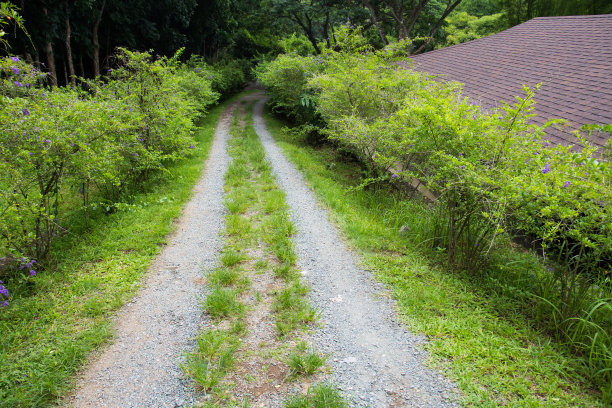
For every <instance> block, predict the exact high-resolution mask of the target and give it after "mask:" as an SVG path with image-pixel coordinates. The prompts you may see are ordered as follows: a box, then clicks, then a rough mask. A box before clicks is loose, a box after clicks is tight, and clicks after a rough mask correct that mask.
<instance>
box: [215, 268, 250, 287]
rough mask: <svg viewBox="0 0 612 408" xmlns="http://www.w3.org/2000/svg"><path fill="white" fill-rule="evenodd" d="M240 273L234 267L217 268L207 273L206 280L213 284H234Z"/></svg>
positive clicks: (236, 282) (239, 277)
mask: <svg viewBox="0 0 612 408" xmlns="http://www.w3.org/2000/svg"><path fill="white" fill-rule="evenodd" d="M241 277H242V274H241V273H240V271H239V270H238V269H236V268H217V269H215V270H213V271H212V272H211V273H209V274H208V276H207V278H208V282H209V283H210V284H211V285H213V286H225V287H227V286H236V285H237V284H238V282H239V281H240V279H241Z"/></svg>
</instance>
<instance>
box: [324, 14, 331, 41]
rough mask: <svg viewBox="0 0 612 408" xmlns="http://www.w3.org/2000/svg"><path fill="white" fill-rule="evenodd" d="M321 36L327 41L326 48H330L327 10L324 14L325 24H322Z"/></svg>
mask: <svg viewBox="0 0 612 408" xmlns="http://www.w3.org/2000/svg"><path fill="white" fill-rule="evenodd" d="M323 36H324V37H325V41H326V42H327V48H331V41H330V40H329V11H328V12H327V13H326V14H325V24H324V25H323Z"/></svg>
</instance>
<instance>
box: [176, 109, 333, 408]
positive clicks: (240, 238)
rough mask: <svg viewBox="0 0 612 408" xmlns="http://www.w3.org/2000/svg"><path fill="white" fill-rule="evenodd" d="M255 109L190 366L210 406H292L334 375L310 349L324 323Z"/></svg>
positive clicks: (244, 122)
mask: <svg viewBox="0 0 612 408" xmlns="http://www.w3.org/2000/svg"><path fill="white" fill-rule="evenodd" d="M242 102H246V101H242ZM251 108H252V105H248V106H246V105H245V104H242V105H241V107H239V108H237V112H236V114H235V116H234V124H233V126H232V130H231V134H232V138H231V140H230V142H229V143H230V147H229V151H230V154H231V156H232V163H231V165H230V167H229V169H228V171H227V174H226V175H225V191H226V196H225V206H226V208H227V210H228V214H227V215H226V218H225V221H226V229H225V233H224V236H225V245H224V249H223V251H222V253H221V256H220V265H219V266H218V267H217V268H215V269H213V270H212V271H208V272H207V274H206V279H207V282H208V293H207V294H206V295H205V296H204V297H203V299H202V307H203V309H204V311H205V312H206V314H207V316H208V317H209V319H210V321H209V322H208V324H207V326H206V327H205V328H204V330H203V331H202V332H201V333H200V334H199V336H198V338H197V348H196V350H195V351H193V352H191V353H189V354H188V355H187V360H186V363H185V364H184V366H183V369H184V371H185V372H186V373H187V374H188V375H189V376H191V377H192V378H193V380H194V382H195V383H196V386H197V388H198V389H199V390H200V391H201V392H203V394H204V398H203V400H204V401H205V402H203V405H204V406H261V405H262V404H266V405H267V404H268V403H269V402H270V401H272V400H273V399H274V398H276V399H280V400H284V399H286V395H287V393H289V390H291V389H294V388H295V387H296V386H297V385H298V384H299V383H300V382H302V380H303V379H305V378H308V377H310V378H308V380H307V382H306V383H305V385H304V386H306V387H307V386H308V384H310V383H311V382H312V381H316V380H320V379H321V377H322V376H323V375H324V369H325V367H324V363H325V358H324V356H322V355H320V353H318V352H316V351H315V350H314V349H312V347H311V346H309V344H308V342H307V340H306V339H305V338H307V330H308V328H309V327H312V325H313V324H315V323H316V320H317V316H318V315H317V312H316V310H315V309H313V308H312V306H310V304H309V302H308V299H307V297H306V295H307V293H308V290H309V289H308V287H307V286H305V285H304V284H302V283H301V281H300V276H301V275H300V273H299V271H298V270H297V268H296V265H295V258H296V256H295V252H294V250H293V241H292V236H293V234H294V233H295V227H294V226H293V224H292V222H291V221H290V220H289V217H288V214H287V204H286V203H285V197H284V193H283V192H282V191H281V190H279V188H278V187H277V186H276V183H275V180H274V176H273V175H272V172H271V167H270V165H269V163H268V162H267V161H266V159H265V152H264V150H263V147H262V145H261V143H260V142H259V139H258V137H257V135H256V133H255V131H254V129H253V127H252V113H251ZM321 390H324V391H321ZM319 394H321V395H319ZM238 395H241V397H238ZM308 395H309V397H308V398H310V399H313V398H314V401H319V400H320V399H321V398H323V400H321V401H322V402H321V401H320V402H319V404H323V405H316V406H322V407H323V406H325V407H328V406H329V407H331V406H332V405H325V404H326V402H325V401H326V399H327V398H328V395H333V396H334V398H336V400H337V401H344V399H343V398H342V397H341V396H340V393H339V392H338V391H336V390H335V388H334V387H332V386H330V385H326V384H324V385H318V386H316V387H314V388H313V389H312V390H311V391H309V392H308ZM296 398H297V397H296ZM296 398H292V399H289V400H288V401H287V406H301V405H291V404H294V401H297V399H296ZM333 406H344V405H333Z"/></svg>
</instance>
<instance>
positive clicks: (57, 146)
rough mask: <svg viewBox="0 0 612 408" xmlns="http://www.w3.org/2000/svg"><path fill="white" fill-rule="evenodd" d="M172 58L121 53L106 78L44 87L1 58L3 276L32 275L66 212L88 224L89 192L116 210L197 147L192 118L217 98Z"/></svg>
mask: <svg viewBox="0 0 612 408" xmlns="http://www.w3.org/2000/svg"><path fill="white" fill-rule="evenodd" d="M178 56H179V54H178V53H177V55H176V56H175V57H174V58H156V59H154V58H152V57H151V55H150V54H149V53H146V52H145V53H138V52H131V51H129V50H125V49H121V50H119V53H118V55H117V61H116V67H115V68H114V69H113V70H112V71H110V72H109V74H108V77H106V78H103V79H100V80H96V81H89V82H86V83H84V87H83V89H69V88H53V89H51V88H48V87H46V86H45V77H46V75H45V74H44V73H42V72H40V71H38V70H37V69H36V68H34V67H33V66H31V65H29V64H27V63H25V62H23V61H21V60H20V59H19V58H18V57H8V58H2V59H0V94H1V95H2V97H1V99H0V195H1V196H2V197H1V199H0V261H2V262H0V264H1V265H0V275H3V276H4V277H6V278H8V279H11V277H12V276H15V275H22V276H23V275H25V276H34V275H35V274H36V271H35V270H34V267H33V266H34V262H35V261H34V260H35V259H36V260H39V261H44V260H45V257H46V256H47V254H48V253H49V250H50V247H51V245H52V242H53V240H54V239H55V238H56V237H57V236H60V235H62V234H63V233H64V232H66V231H68V230H69V229H70V225H66V224H65V221H66V218H65V214H66V213H68V212H71V213H74V211H75V210H79V211H81V212H82V213H83V215H84V217H88V214H89V208H90V195H91V192H94V193H95V194H96V196H97V197H99V198H100V199H102V200H106V201H108V202H109V204H112V201H113V200H117V199H118V198H119V196H120V194H121V192H122V191H125V189H126V188H127V187H128V186H129V185H130V184H131V183H133V182H135V181H141V180H144V179H146V178H147V177H148V176H149V174H151V173H152V172H154V171H157V170H158V169H160V168H163V167H164V166H165V165H166V164H167V163H168V162H170V161H173V160H178V159H180V158H182V157H184V156H186V155H188V154H189V152H190V151H191V150H192V149H193V148H194V138H193V131H194V128H195V124H194V120H195V119H196V118H197V117H198V116H199V115H201V114H203V113H204V112H205V110H206V107H207V106H210V105H211V104H213V103H215V102H216V101H217V99H218V97H219V94H218V93H217V92H214V91H213V90H212V81H211V80H210V79H208V78H207V76H205V75H204V74H202V73H198V72H195V71H194V70H193V69H191V70H190V69H188V68H187V67H186V66H183V65H181V64H180V63H179V62H178ZM75 195H77V196H80V198H79V199H76V200H75ZM79 201H80V202H81V203H82V206H81V207H80V208H79V207H78V204H77V203H79ZM75 205H76V206H77V207H76V208H75ZM109 208H111V206H109ZM43 263H44V262H43ZM5 281H6V282H9V281H7V280H5ZM9 283H10V282H9ZM0 289H1V291H0V295H2V296H4V301H2V300H1V299H0V302H2V303H3V302H5V301H6V300H7V299H6V298H8V293H9V292H8V290H7V289H6V287H5V286H4V285H3V286H2V287H1V288H0Z"/></svg>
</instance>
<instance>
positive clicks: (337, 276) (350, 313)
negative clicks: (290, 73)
mask: <svg viewBox="0 0 612 408" xmlns="http://www.w3.org/2000/svg"><path fill="white" fill-rule="evenodd" d="M264 103H265V99H263V100H261V101H259V102H258V103H257V104H256V105H255V109H254V123H255V130H256V131H257V133H258V135H259V136H260V139H261V141H262V143H263V145H264V149H265V150H266V153H267V155H268V159H269V161H270V163H271V165H272V167H273V171H274V173H275V175H276V177H277V182H278V184H279V185H280V186H281V188H282V189H283V190H284V191H285V193H286V194H287V203H288V204H289V207H290V209H291V213H292V218H293V221H294V222H295V224H296V226H297V230H298V232H297V234H296V236H295V244H296V252H297V255H298V262H297V263H298V266H299V267H300V269H302V271H303V273H305V276H304V278H305V279H306V280H307V281H308V282H309V283H310V285H311V287H312V291H311V301H312V303H313V304H314V306H316V307H317V308H318V309H319V310H320V311H321V313H322V321H323V325H324V326H323V329H321V330H317V331H316V332H315V334H314V336H313V340H314V343H315V345H316V348H317V349H319V350H321V351H323V352H325V353H329V354H331V358H330V360H329V362H330V365H331V368H332V370H333V380H334V382H335V383H336V384H337V385H338V386H339V387H340V389H342V390H343V391H344V392H345V393H347V394H349V395H351V396H352V397H353V403H354V404H356V405H358V406H371V407H381V408H382V407H385V408H387V407H419V408H422V407H454V406H455V404H454V403H453V402H452V401H453V395H454V389H455V387H454V386H453V384H452V383H451V382H449V381H448V380H447V379H445V378H444V377H443V376H442V375H440V374H439V373H437V372H435V371H433V370H431V369H429V368H427V367H425V366H424V360H425V358H426V357H427V355H426V353H425V352H424V351H423V350H422V348H421V347H419V346H420V345H421V344H422V343H423V342H424V341H425V339H424V338H423V337H422V336H415V335H413V334H411V333H409V332H408V331H407V330H406V329H405V328H404V327H403V326H402V324H401V323H399V322H398V321H397V320H396V316H395V313H394V312H393V310H394V306H395V305H394V304H393V302H392V301H391V300H389V299H388V296H380V295H381V294H383V293H385V292H387V291H386V290H385V288H384V286H383V285H382V284H381V283H379V282H376V281H374V280H373V279H372V277H371V275H370V274H369V273H368V272H366V271H364V270H363V269H361V268H360V267H358V266H357V263H358V260H357V257H356V256H355V254H353V253H352V252H351V251H350V250H349V249H348V247H347V246H346V244H345V243H344V241H343V240H342V238H341V236H340V234H339V233H338V231H337V230H336V228H335V226H334V225H333V224H332V223H331V222H330V221H329V219H328V214H327V211H326V210H325V209H323V208H321V206H320V205H318V203H317V200H316V198H315V196H314V194H313V192H312V191H311V190H310V189H309V188H308V187H307V186H306V183H305V182H304V180H303V178H302V176H301V174H300V173H299V172H298V171H297V170H296V169H295V167H294V166H293V165H292V164H291V163H290V162H289V161H288V160H287V159H286V158H285V156H284V155H283V154H282V152H281V150H280V148H279V147H278V146H277V145H276V144H275V142H274V141H273V139H272V137H271V136H270V133H269V132H268V130H267V129H266V126H265V122H264V120H263V116H262V112H263V107H264Z"/></svg>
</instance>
